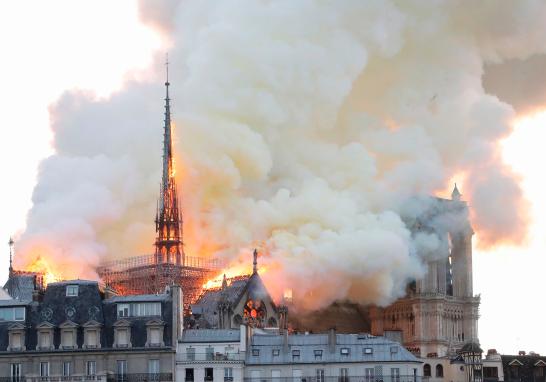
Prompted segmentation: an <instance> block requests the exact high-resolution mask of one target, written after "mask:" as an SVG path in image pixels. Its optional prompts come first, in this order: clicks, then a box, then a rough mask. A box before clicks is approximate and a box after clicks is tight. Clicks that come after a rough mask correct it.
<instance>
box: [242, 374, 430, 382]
mask: <svg viewBox="0 0 546 382" xmlns="http://www.w3.org/2000/svg"><path fill="white" fill-rule="evenodd" d="M300 381H301V382H423V377H421V376H417V377H415V376H413V375H400V376H396V377H391V376H390V375H385V376H382V377H377V376H376V377H366V376H343V377H341V376H337V377H323V378H317V377H316V376H312V377H281V378H244V382H300Z"/></svg>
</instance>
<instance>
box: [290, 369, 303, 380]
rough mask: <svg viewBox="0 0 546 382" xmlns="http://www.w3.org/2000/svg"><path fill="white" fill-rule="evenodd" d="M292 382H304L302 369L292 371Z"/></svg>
mask: <svg viewBox="0 0 546 382" xmlns="http://www.w3.org/2000/svg"><path fill="white" fill-rule="evenodd" d="M292 382H302V380H301V370H300V369H292Z"/></svg>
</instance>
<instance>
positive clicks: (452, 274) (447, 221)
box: [370, 185, 480, 357]
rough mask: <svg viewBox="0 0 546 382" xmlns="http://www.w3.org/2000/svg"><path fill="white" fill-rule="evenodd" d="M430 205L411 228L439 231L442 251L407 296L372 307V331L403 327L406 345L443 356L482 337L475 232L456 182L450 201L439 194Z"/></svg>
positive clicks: (413, 229) (429, 354)
mask: <svg viewBox="0 0 546 382" xmlns="http://www.w3.org/2000/svg"><path fill="white" fill-rule="evenodd" d="M430 204H431V207H429V208H428V209H427V210H426V211H425V213H423V214H422V215H421V216H420V217H419V218H417V219H415V221H413V224H412V225H410V228H411V230H412V232H413V234H416V233H418V232H419V231H424V232H431V231H434V232H435V233H436V234H437V235H438V236H440V238H441V240H442V242H443V246H442V249H441V252H442V253H438V254H437V256H434V257H435V260H430V261H429V262H428V263H427V264H426V267H427V272H426V274H425V276H424V277H423V278H422V279H420V280H416V281H414V282H412V283H410V284H409V285H408V288H407V295H406V297H404V298H402V299H399V300H397V301H396V302H395V303H394V304H392V305H390V306H388V307H386V308H381V307H372V308H371V309H370V319H371V331H372V334H375V335H383V334H385V332H386V331H387V332H388V331H399V332H401V335H402V341H403V344H404V346H406V347H407V348H409V349H410V350H412V351H413V352H415V353H416V354H418V355H420V356H421V357H427V356H431V357H444V356H450V355H454V354H455V353H456V351H457V350H459V349H460V348H461V347H462V346H463V344H464V343H466V342H469V341H474V342H479V341H478V316H479V313H478V309H479V303H480V299H479V297H477V296H474V295H473V289H472V236H473V234H474V232H473V231H472V227H471V226H470V223H469V220H468V206H467V204H466V202H464V201H462V200H461V194H460V192H459V190H458V189H457V186H456V185H455V188H454V190H453V193H452V195H451V200H449V199H434V200H433V202H432V203H430ZM438 222H442V224H439V223H438ZM439 226H440V227H441V228H438V227H439Z"/></svg>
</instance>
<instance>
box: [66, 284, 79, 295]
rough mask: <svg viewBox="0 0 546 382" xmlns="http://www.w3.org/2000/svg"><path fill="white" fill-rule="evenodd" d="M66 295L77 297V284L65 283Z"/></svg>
mask: <svg viewBox="0 0 546 382" xmlns="http://www.w3.org/2000/svg"><path fill="white" fill-rule="evenodd" d="M66 296H67V297H77V296H78V286H77V285H67V286H66Z"/></svg>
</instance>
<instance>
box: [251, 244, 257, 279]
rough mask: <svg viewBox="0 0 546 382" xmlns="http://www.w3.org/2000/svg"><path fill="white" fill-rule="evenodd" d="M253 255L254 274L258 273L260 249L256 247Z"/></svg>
mask: <svg viewBox="0 0 546 382" xmlns="http://www.w3.org/2000/svg"><path fill="white" fill-rule="evenodd" d="M252 256H254V261H253V262H252V274H253V275H255V274H256V273H258V250H257V249H256V248H254V253H253V254H252Z"/></svg>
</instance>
